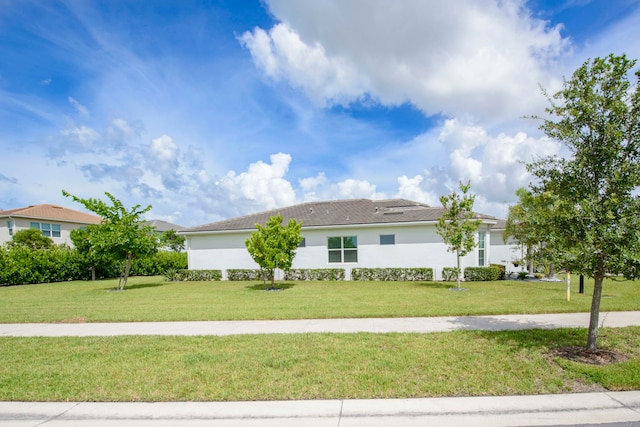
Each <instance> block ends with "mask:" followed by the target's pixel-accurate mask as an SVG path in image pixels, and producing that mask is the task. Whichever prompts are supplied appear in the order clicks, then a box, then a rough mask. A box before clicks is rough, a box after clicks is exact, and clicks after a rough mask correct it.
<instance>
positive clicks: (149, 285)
mask: <svg viewBox="0 0 640 427" xmlns="http://www.w3.org/2000/svg"><path fill="white" fill-rule="evenodd" d="M168 283H170V282H155V283H139V284H131V285H127V286H126V287H125V288H124V289H123V290H124V291H132V290H134V289H145V288H158V287H160V286H165V285H167V284H168ZM117 286H118V285H117V283H116V287H117ZM116 287H113V286H109V287H108V288H102V289H103V290H105V291H111V292H122V291H119V290H118V289H117V288H116Z"/></svg>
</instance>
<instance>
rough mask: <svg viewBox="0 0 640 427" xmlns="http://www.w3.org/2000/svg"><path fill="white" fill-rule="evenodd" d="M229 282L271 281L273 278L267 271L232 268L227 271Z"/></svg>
mask: <svg viewBox="0 0 640 427" xmlns="http://www.w3.org/2000/svg"><path fill="white" fill-rule="evenodd" d="M227 280H231V281H246V280H271V277H270V276H269V272H268V271H266V270H260V269H242V268H232V269H229V270H227Z"/></svg>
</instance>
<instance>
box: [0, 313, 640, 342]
mask: <svg viewBox="0 0 640 427" xmlns="http://www.w3.org/2000/svg"><path fill="white" fill-rule="evenodd" d="M634 325H640V311H621V312H604V313H600V326H601V327H612V328H613V327H624V326H634ZM588 326H589V313H558V314H531V315H529V314H523V315H500V316H460V317H411V318H408V317H403V318H386V319H303V320H246V321H206V322H199V321H195V322H128V323H10V324H0V336H13V337H18V336H19V337H59V336H116V335H189V336H194V335H218V336H223V335H243V334H300V333H319V332H334V333H353V332H374V333H386V332H417V333H428V332H449V331H455V330H485V331H502V330H521V329H552V328H587V327H588Z"/></svg>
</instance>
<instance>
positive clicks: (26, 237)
mask: <svg viewBox="0 0 640 427" xmlns="http://www.w3.org/2000/svg"><path fill="white" fill-rule="evenodd" d="M8 245H9V246H23V247H26V248H29V249H49V248H52V247H53V246H54V244H53V240H51V238H50V237H47V236H43V235H42V232H41V231H40V230H38V229H37V228H25V229H24V230H19V231H16V232H15V234H14V235H13V237H12V239H11V240H10V241H9V242H8Z"/></svg>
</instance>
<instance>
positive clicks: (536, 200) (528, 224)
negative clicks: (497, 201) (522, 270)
mask: <svg viewBox="0 0 640 427" xmlns="http://www.w3.org/2000/svg"><path fill="white" fill-rule="evenodd" d="M516 195H517V196H518V203H516V204H515V205H513V206H511V207H510V208H509V214H508V215H507V224H506V229H505V232H504V236H503V237H504V241H505V243H506V241H507V239H508V238H509V237H513V238H514V239H516V240H517V241H518V243H519V244H521V245H523V246H525V247H526V249H527V261H528V264H529V266H528V270H529V275H533V273H534V271H533V270H534V264H533V261H534V254H537V255H538V256H540V258H541V259H542V260H543V261H544V262H548V263H549V277H550V278H552V277H553V276H554V275H555V273H554V260H555V257H556V253H555V251H554V250H553V247H552V245H551V242H550V241H549V229H548V218H549V216H550V215H551V213H552V210H551V208H552V206H553V203H554V198H553V195H552V194H550V193H541V194H535V195H534V194H533V193H531V191H529V190H527V189H526V188H519V189H517V190H516Z"/></svg>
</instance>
